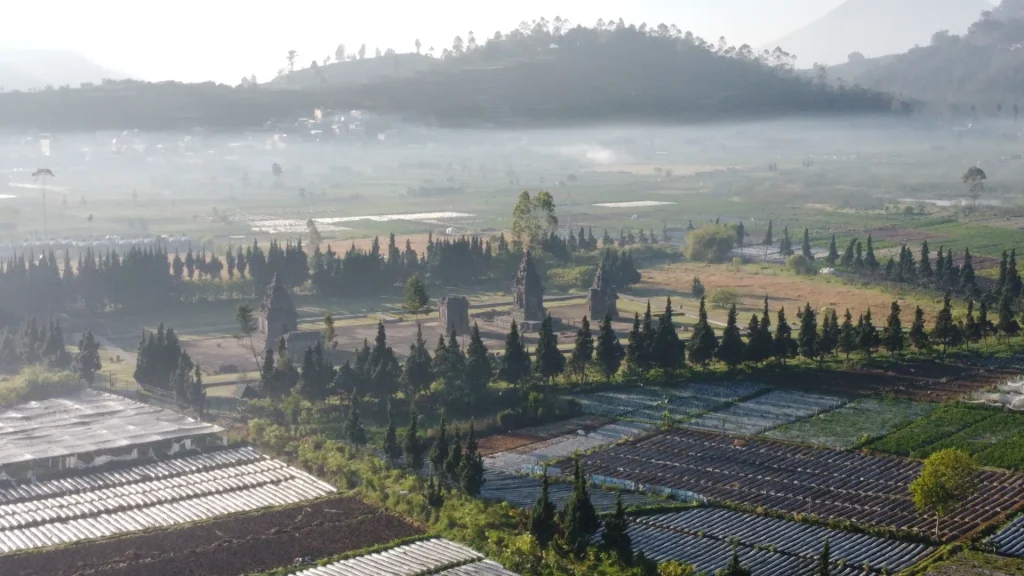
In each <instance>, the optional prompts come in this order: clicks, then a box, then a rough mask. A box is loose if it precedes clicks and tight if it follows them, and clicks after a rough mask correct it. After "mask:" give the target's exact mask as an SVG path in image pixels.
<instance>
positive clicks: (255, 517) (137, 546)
mask: <svg viewBox="0 0 1024 576" xmlns="http://www.w3.org/2000/svg"><path fill="white" fill-rule="evenodd" d="M420 533H421V531H420V529H419V528H416V527H415V526H413V525H411V524H409V523H407V522H406V521H404V520H402V519H400V518H398V517H396V516H392V515H390V514H385V513H381V512H380V511H378V510H376V509H375V508H373V507H371V506H368V505H367V504H365V503H363V502H361V501H359V500H355V499H352V498H329V499H323V500H318V501H316V502H310V503H304V504H301V505H298V506H291V507H287V508H279V509H275V510H271V511H267V512H260V513H253V514H247V515H239V516H233V517H229V518H222V519H220V520H214V521H212V522H205V523H198V524H192V525H189V526H185V527H178V528H171V529H166V530H157V531H152V532H147V533H145V534H139V535H135V536H127V537H123V538H113V539H108V540H104V541H102V542H95V543H90V544H89V545H88V546H65V547H60V548H53V549H50V550H42V551H38V552H33V553H29V554H16V555H12V556H4V557H0V571H2V572H3V574H4V576H71V575H77V574H90V575H92V576H139V575H140V574H154V575H155V574H173V575H174V576H237V575H238V574H249V573H252V572H258V571H265V570H272V569H274V568H277V567H279V566H284V565H288V564H291V563H292V562H294V560H295V559H296V558H324V557H328V556H333V555H335V554H339V553H344V552H348V551H354V550H361V549H363V548H369V547H372V546H377V545H381V544H386V543H388V542H391V541H393V540H396V539H400V538H409V537H412V536H416V535H418V534H420Z"/></svg>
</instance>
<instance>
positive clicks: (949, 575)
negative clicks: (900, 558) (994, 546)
mask: <svg viewBox="0 0 1024 576" xmlns="http://www.w3.org/2000/svg"><path fill="white" fill-rule="evenodd" d="M925 576H1024V560H1019V559H1017V558H1004V557H1002V556H996V555H995V554H983V553H981V552H972V551H968V552H963V553H961V554H959V555H957V556H954V557H953V558H951V559H949V560H946V561H945V562H940V563H938V564H936V565H934V566H932V567H931V568H929V569H928V572H926V573H925Z"/></svg>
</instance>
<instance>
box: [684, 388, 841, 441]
mask: <svg viewBox="0 0 1024 576" xmlns="http://www.w3.org/2000/svg"><path fill="white" fill-rule="evenodd" d="M845 403H846V400H844V399H842V398H839V397H836V396H826V395H823V394H810V393H808V392H800V391H795V390H773V391H771V392H768V393H767V394H764V395H761V396H757V397H755V398H753V399H751V400H747V401H745V402H740V403H738V404H731V405H729V406H728V407H727V408H725V409H723V410H720V411H717V412H709V413H707V414H704V415H703V416H699V417H697V418H695V419H694V420H691V421H690V422H685V423H684V426H689V427H691V428H700V429H703V430H715V431H718V432H727V433H730V434H759V433H761V432H764V431H766V430H771V429H772V428H776V427H778V426H781V425H783V424H788V423H790V422H795V421H797V420H800V419H802V418H807V417H810V416H815V415H818V414H822V413H824V412H828V411H831V410H835V409H836V408H839V407H840V406H842V405H843V404H845Z"/></svg>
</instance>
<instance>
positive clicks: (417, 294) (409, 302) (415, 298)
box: [388, 234, 430, 314]
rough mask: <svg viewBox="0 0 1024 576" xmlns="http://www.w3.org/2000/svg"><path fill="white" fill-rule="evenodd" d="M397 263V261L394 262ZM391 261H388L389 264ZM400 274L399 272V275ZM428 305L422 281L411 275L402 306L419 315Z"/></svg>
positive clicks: (426, 309) (418, 277) (392, 236)
mask: <svg viewBox="0 0 1024 576" xmlns="http://www.w3.org/2000/svg"><path fill="white" fill-rule="evenodd" d="M391 239H392V240H394V235H393V234H392V235H391ZM395 261H396V262H397V259H396V260H395ZM390 262H391V260H390V259H389V260H388V263H389V264H390ZM400 273H401V272H399V274H400ZM429 303H430V296H429V295H427V287H426V285H425V284H424V283H423V279H422V278H420V275H419V274H413V275H412V276H410V277H409V280H408V281H407V282H406V283H405V302H404V303H403V304H402V306H404V307H405V309H406V310H407V311H408V312H410V313H412V314H419V313H420V312H424V311H428V310H429V309H428V308H427V305H428V304H429Z"/></svg>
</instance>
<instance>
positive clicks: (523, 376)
mask: <svg viewBox="0 0 1024 576" xmlns="http://www.w3.org/2000/svg"><path fill="white" fill-rule="evenodd" d="M498 378H501V379H502V380H504V381H505V382H508V383H509V384H520V383H522V382H523V381H526V380H529V378H530V355H529V354H528V353H527V352H526V347H525V346H523V339H522V337H521V336H520V335H519V327H518V326H517V325H516V321H515V320H513V321H512V327H511V328H510V329H509V331H508V335H506V336H505V353H504V354H503V355H502V357H501V368H500V369H499V370H498Z"/></svg>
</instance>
